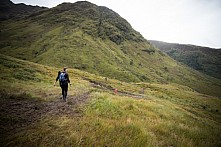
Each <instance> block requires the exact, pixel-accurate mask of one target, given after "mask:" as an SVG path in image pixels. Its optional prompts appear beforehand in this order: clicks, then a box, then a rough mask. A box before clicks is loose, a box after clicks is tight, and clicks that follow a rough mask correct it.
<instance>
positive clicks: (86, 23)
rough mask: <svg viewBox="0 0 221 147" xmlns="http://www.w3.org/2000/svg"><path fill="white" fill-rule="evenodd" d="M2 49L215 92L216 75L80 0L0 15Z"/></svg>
mask: <svg viewBox="0 0 221 147" xmlns="http://www.w3.org/2000/svg"><path fill="white" fill-rule="evenodd" d="M0 30H1V31H0V50H1V53H2V54H5V55H10V56H13V57H16V58H20V59H24V60H28V61H32V62H36V63H40V64H44V65H48V66H52V67H63V66H68V67H70V68H77V69H80V70H84V71H87V72H90V73H93V74H96V75H102V76H105V77H110V78H115V79H118V80H121V81H126V82H141V81H144V82H154V83H164V84H165V83H178V84H184V85H186V86H189V87H191V88H193V89H194V90H196V91H199V92H203V93H206V94H211V95H214V96H220V94H219V92H217V91H219V89H220V83H221V82H220V80H217V79H215V78H211V77H209V76H205V75H203V74H201V73H198V72H196V71H194V70H192V69H190V68H188V67H185V66H183V65H181V64H179V63H177V62H175V61H174V60H173V59H171V58H170V57H168V56H167V55H166V54H164V53H162V52H161V51H160V50H158V49H156V48H154V47H153V46H152V45H151V44H150V43H149V42H148V41H146V40H145V39H144V38H143V37H142V36H141V35H140V34H139V33H138V32H136V31H135V30H133V28H132V27H131V25H130V24H129V23H128V22H127V21H126V20H125V19H123V18H121V17H120V16H119V15H118V14H117V13H115V12H114V11H112V10H110V9H108V8H106V7H99V6H96V5H94V4H92V3H89V2H86V1H82V2H76V3H74V4H71V3H63V4H61V5H58V6H57V7H55V8H51V9H48V10H44V11H40V12H38V13H33V14H31V15H29V16H28V17H26V18H25V19H19V20H13V19H9V20H6V21H2V22H1V25H0Z"/></svg>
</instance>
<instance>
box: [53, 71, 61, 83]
mask: <svg viewBox="0 0 221 147" xmlns="http://www.w3.org/2000/svg"><path fill="white" fill-rule="evenodd" d="M60 74H61V72H60V71H59V72H58V76H57V78H56V80H55V82H54V86H55V84H56V82H57V81H58V79H59V76H60Z"/></svg>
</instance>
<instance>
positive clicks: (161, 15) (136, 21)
mask: <svg viewBox="0 0 221 147" xmlns="http://www.w3.org/2000/svg"><path fill="white" fill-rule="evenodd" d="M12 1H13V2H14V3H25V4H29V5H39V6H45V7H49V8H51V7H55V6H56V5H58V4H60V3H62V2H72V3H74V2H76V1H77V0H12ZM88 1H90V2H92V3H94V4H97V5H99V6H106V7H108V8H110V9H112V10H113V11H115V12H117V13H118V14H119V15H121V16H122V17H123V18H125V19H126V20H127V21H128V22H129V23H130V24H131V25H132V27H133V28H134V29H135V30H136V31H138V32H140V33H141V34H142V35H143V36H144V37H145V38H146V39H148V40H159V41H165V42H171V43H182V44H194V45H200V46H207V47H214V48H221V0H88Z"/></svg>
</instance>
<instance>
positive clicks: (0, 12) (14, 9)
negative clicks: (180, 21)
mask: <svg viewBox="0 0 221 147" xmlns="http://www.w3.org/2000/svg"><path fill="white" fill-rule="evenodd" d="M47 9H48V8H46V7H39V6H31V5H25V4H23V3H21V4H14V3H13V2H11V1H10V0H1V1H0V21H3V20H7V19H20V18H23V17H27V16H28V15H30V14H32V13H36V12H39V11H42V10H47Z"/></svg>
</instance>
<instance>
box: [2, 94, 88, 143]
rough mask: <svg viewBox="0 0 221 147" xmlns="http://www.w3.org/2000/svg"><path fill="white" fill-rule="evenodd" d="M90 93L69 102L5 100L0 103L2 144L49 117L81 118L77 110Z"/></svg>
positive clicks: (70, 98)
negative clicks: (11, 135) (10, 136)
mask: <svg viewBox="0 0 221 147" xmlns="http://www.w3.org/2000/svg"><path fill="white" fill-rule="evenodd" d="M89 95H90V93H89V92H85V93H82V94H79V95H77V96H69V97H68V100H67V102H64V101H63V100H61V99H59V96H58V98H57V99H55V100H53V101H50V102H42V101H39V100H34V99H17V98H13V97H9V98H7V99H6V98H3V97H1V98H2V99H1V101H0V132H1V135H0V142H1V140H4V138H5V137H7V136H9V135H10V134H14V133H16V132H19V131H21V130H22V129H25V128H26V127H27V126H29V125H31V124H34V123H36V122H38V121H40V120H41V119H43V118H45V117H47V116H67V117H81V116H82V113H81V112H80V111H79V110H77V109H74V108H77V106H79V105H80V104H82V103H85V102H86V101H87V100H88V98H89Z"/></svg>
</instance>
